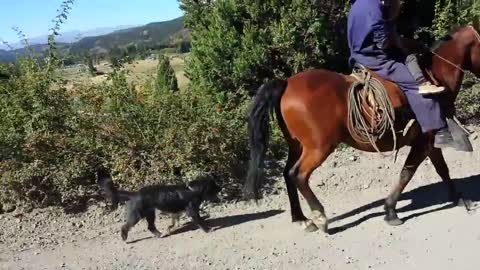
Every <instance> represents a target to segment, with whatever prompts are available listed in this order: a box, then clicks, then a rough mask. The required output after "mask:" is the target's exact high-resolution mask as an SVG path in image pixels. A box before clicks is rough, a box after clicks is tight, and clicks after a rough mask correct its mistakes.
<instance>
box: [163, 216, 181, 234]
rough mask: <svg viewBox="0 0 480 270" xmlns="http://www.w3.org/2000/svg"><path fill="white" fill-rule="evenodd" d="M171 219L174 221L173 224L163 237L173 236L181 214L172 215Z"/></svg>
mask: <svg viewBox="0 0 480 270" xmlns="http://www.w3.org/2000/svg"><path fill="white" fill-rule="evenodd" d="M170 218H171V219H172V224H170V225H169V226H168V228H167V232H166V233H164V234H162V237H167V236H169V235H170V234H172V231H173V230H175V229H176V228H177V226H178V223H179V221H180V220H179V219H180V214H171V215H170Z"/></svg>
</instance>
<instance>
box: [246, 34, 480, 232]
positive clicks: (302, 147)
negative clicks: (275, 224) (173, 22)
mask: <svg viewBox="0 0 480 270" xmlns="http://www.w3.org/2000/svg"><path fill="white" fill-rule="evenodd" d="M476 29H478V27H477V26H475V27H473V26H466V27H463V28H460V29H459V30H457V31H456V32H454V33H453V34H452V35H450V39H449V40H448V41H445V42H444V43H443V44H442V45H441V46H440V47H439V48H438V49H436V50H435V51H434V57H433V59H432V65H431V72H432V74H433V76H434V77H435V79H436V80H437V81H438V82H439V83H440V84H442V85H444V86H445V87H446V88H448V90H449V91H448V92H447V93H445V94H444V95H442V96H440V97H439V98H440V99H441V103H442V107H443V109H444V111H445V114H446V115H447V116H448V115H450V116H453V114H454V111H455V110H454V101H455V98H456V97H457V94H458V92H459V89H460V87H461V83H462V81H463V77H464V70H468V71H471V72H472V73H474V74H475V76H477V77H478V76H480V36H479V34H478V31H477V30H476ZM353 81H354V79H353V78H352V77H350V76H347V75H342V74H339V73H335V72H332V71H328V70H322V69H320V70H309V71H305V72H302V73H299V74H297V75H295V76H293V77H290V78H288V79H287V80H274V81H271V82H269V83H266V84H264V85H263V86H262V87H260V89H259V90H258V92H257V93H256V96H255V97H254V99H253V101H252V104H251V111H250V115H249V128H248V132H249V136H250V146H251V151H250V158H251V160H250V164H249V166H250V167H249V174H248V176H247V181H246V183H245V192H246V195H247V197H249V198H252V197H255V198H257V197H258V189H259V186H260V184H259V183H260V182H261V181H260V178H261V177H262V173H263V163H264V158H265V153H266V151H267V146H268V141H269V137H270V126H269V118H270V116H269V114H270V112H275V115H276V118H277V120H278V125H279V126H280V128H281V130H282V132H283V135H284V137H285V140H286V141H287V143H288V150H289V151H288V159H287V162H286V166H285V169H284V172H283V175H284V178H285V182H286V185H287V192H288V197H289V201H290V208H291V215H292V222H294V223H299V224H301V225H303V226H304V227H305V230H307V231H315V230H317V229H318V227H320V228H321V229H323V230H324V231H327V222H328V221H327V218H326V216H325V211H324V207H323V206H322V204H321V203H320V202H319V200H318V199H317V197H316V196H315V195H314V193H313V192H312V190H311V189H310V186H309V178H310V175H311V174H312V172H313V171H314V170H315V169H316V168H317V167H319V166H320V165H321V164H322V163H323V162H324V161H325V160H326V159H327V157H328V156H329V155H330V154H331V153H332V152H333V151H334V149H335V148H336V147H337V146H338V145H339V144H340V143H345V144H347V145H350V146H351V147H354V148H356V149H359V150H363V151H368V152H374V151H375V149H374V148H373V147H372V145H371V144H368V143H367V144H366V143H359V142H358V141H356V140H355V139H354V138H352V135H351V134H350V132H349V129H348V126H347V125H348V99H347V92H348V89H349V87H350V85H351V84H352V82H353ZM383 83H384V85H385V88H386V89H387V94H388V96H389V98H390V101H391V102H392V105H393V106H394V108H395V109H398V108H401V107H405V106H407V107H408V104H407V100H406V97H405V95H404V94H403V92H402V91H401V90H400V89H399V88H398V87H397V86H396V85H395V84H394V83H392V82H389V81H383ZM415 130H416V131H415V132H414V133H413V137H411V138H412V139H409V138H406V137H402V135H399V137H398V141H397V147H398V148H401V147H403V146H406V145H409V146H411V150H410V153H409V155H408V157H407V160H406V162H405V165H404V167H403V169H402V171H401V173H400V181H399V183H398V184H397V185H396V186H395V187H394V188H393V190H392V192H391V193H390V194H389V195H388V197H387V198H386V200H385V211H386V216H385V220H386V221H387V222H388V223H389V224H390V225H400V224H402V223H403V222H402V221H401V220H400V219H399V218H398V216H397V213H396V209H395V207H396V204H397V201H398V199H399V197H400V194H401V193H402V191H403V189H404V188H405V186H406V185H407V184H408V182H409V181H410V179H411V178H412V177H413V174H414V173H415V171H416V170H417V168H418V166H419V165H420V164H421V163H422V162H423V161H424V160H425V158H426V157H429V158H430V160H431V162H432V164H433V165H434V167H435V169H436V171H437V173H438V174H439V175H440V177H441V178H442V180H443V182H445V184H446V186H447V187H448V191H449V196H450V199H451V200H452V201H453V202H458V201H459V200H460V196H461V195H460V194H459V193H457V191H456V189H455V185H454V183H453V182H452V180H451V178H450V175H449V170H448V167H447V164H446V162H445V160H444V157H443V154H442V151H441V150H440V149H437V148H434V147H433V134H423V133H421V132H418V130H419V129H418V127H417V128H416V129H415ZM407 137H409V136H407ZM378 147H379V149H380V150H381V151H390V150H392V147H393V136H392V135H391V134H390V135H389V134H387V135H386V136H384V137H382V139H381V140H379V141H378ZM297 188H298V190H299V191H300V193H301V194H302V196H303V197H304V198H305V199H306V201H307V203H308V205H309V206H310V209H311V211H312V217H311V219H307V218H306V217H305V216H304V214H303V212H302V209H301V207H300V203H299V197H298V193H297Z"/></svg>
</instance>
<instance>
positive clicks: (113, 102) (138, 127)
mask: <svg viewBox="0 0 480 270" xmlns="http://www.w3.org/2000/svg"><path fill="white" fill-rule="evenodd" d="M42 70H43V69H42V68H41V67H37V64H36V63H35V62H34V61H33V60H25V61H23V62H22V64H21V71H22V73H21V74H20V75H19V76H16V77H13V78H11V79H9V80H8V81H7V82H6V83H5V84H1V87H0V106H1V115H0V146H1V148H0V149H1V150H0V151H1V152H0V170H1V172H2V173H1V176H0V204H3V205H10V204H21V203H31V204H34V205H36V206H47V205H63V206H67V205H68V206H72V205H78V204H81V203H85V201H86V200H87V199H88V198H90V197H91V196H94V194H95V193H96V192H97V189H96V186H95V177H94V173H95V172H96V170H97V169H98V168H99V166H107V167H109V168H111V169H112V171H113V173H114V175H115V177H116V181H118V182H119V183H120V184H121V185H122V186H124V187H127V188H137V187H139V186H143V185H145V184H147V183H159V182H160V183H161V182H164V183H167V182H168V183H171V182H175V181H183V180H185V177H186V176H189V175H191V174H192V173H196V172H215V173H219V174H221V175H224V176H225V183H226V184H227V183H229V184H227V185H226V186H231V187H233V188H235V185H234V183H231V182H230V179H233V178H235V176H237V177H238V176H239V175H240V173H241V171H242V168H243V167H244V166H242V160H246V156H247V155H246V154H247V153H246V148H247V147H246V138H245V134H246V131H245V130H244V129H245V122H244V120H243V112H244V109H245V104H246V102H236V103H235V106H233V103H229V100H230V98H229V97H226V99H225V100H224V103H222V104H220V103H218V100H217V99H216V97H214V96H212V95H210V94H208V93H205V92H202V91H200V90H186V91H184V92H182V93H179V92H172V91H169V90H161V89H160V90H159V89H157V88H156V84H155V83H154V81H152V82H150V83H148V84H147V85H146V86H144V87H142V88H141V89H142V90H143V91H141V92H138V91H136V89H137V88H138V87H136V86H135V85H133V84H129V83H127V80H126V76H125V73H124V71H121V70H118V69H116V70H114V71H113V72H112V73H111V74H110V75H109V76H110V77H109V79H108V81H106V82H105V83H103V84H102V85H99V86H93V85H77V86H75V88H74V89H71V90H70V91H67V90H66V89H65V88H62V87H60V86H59V85H64V83H62V81H61V80H55V79H51V76H53V74H54V73H51V74H47V73H45V72H43V71H42ZM159 91H160V92H159ZM177 176H182V177H183V178H182V179H183V180H181V179H178V178H177ZM232 177H233V178H232ZM187 178H188V177H187Z"/></svg>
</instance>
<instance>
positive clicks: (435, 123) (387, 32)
mask: <svg viewBox="0 0 480 270" xmlns="http://www.w3.org/2000/svg"><path fill="white" fill-rule="evenodd" d="M399 11H400V0H356V1H355V0H354V3H353V5H352V7H351V10H350V13H349V16H348V45H349V47H350V53H351V56H350V63H351V64H354V63H359V64H361V65H363V66H365V67H367V68H369V69H370V70H372V71H374V72H376V73H377V74H378V75H379V76H380V77H382V78H384V79H386V80H390V81H393V82H395V83H396V84H397V85H398V86H399V87H400V88H401V89H402V91H403V92H404V93H405V95H406V97H407V99H408V102H409V104H410V106H411V108H412V110H413V112H414V113H415V116H416V119H417V121H418V123H419V124H420V127H421V128H422V131H423V132H424V133H426V132H432V131H433V132H436V135H435V147H437V148H444V147H449V146H454V144H453V143H454V140H453V137H452V135H451V133H450V131H449V129H448V127H447V123H446V121H445V118H444V116H443V113H442V111H441V108H440V104H439V102H438V101H437V100H436V99H432V98H426V97H424V96H422V95H426V94H437V93H441V92H442V91H444V88H443V87H437V86H435V85H432V84H430V83H429V82H428V80H426V79H425V77H424V76H423V74H422V71H421V69H420V67H419V65H418V62H417V58H416V56H415V55H414V54H408V53H407V50H406V49H405V47H404V46H402V43H401V38H400V37H399V36H398V34H397V33H396V31H395V26H394V20H395V19H396V18H397V16H398V15H399Z"/></svg>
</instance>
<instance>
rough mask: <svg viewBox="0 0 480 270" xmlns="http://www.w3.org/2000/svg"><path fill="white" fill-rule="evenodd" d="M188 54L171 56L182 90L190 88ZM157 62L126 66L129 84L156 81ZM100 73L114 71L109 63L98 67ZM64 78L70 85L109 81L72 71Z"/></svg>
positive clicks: (67, 71) (136, 62) (140, 61)
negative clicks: (186, 72)
mask: <svg viewBox="0 0 480 270" xmlns="http://www.w3.org/2000/svg"><path fill="white" fill-rule="evenodd" d="M186 57H188V54H172V55H170V56H169V58H170V63H171V65H172V68H173V69H174V70H175V74H176V76H177V80H178V87H179V88H180V90H182V89H185V88H186V87H187V86H188V83H189V80H188V79H187V77H185V72H184V69H185V58H186ZM157 64H158V61H157V60H139V61H134V62H133V63H131V64H126V65H125V70H127V71H128V76H127V79H128V81H129V82H135V83H137V84H138V85H143V84H145V83H146V82H148V81H149V80H151V79H154V78H155V76H156V71H157ZM96 67H97V70H98V71H102V72H104V73H105V74H108V73H109V72H111V71H112V69H111V67H110V66H109V63H107V62H103V63H100V64H99V65H97V66H96ZM62 76H63V77H64V78H65V79H66V80H67V81H69V85H71V86H73V84H79V83H85V84H89V83H93V84H99V83H102V82H104V81H105V80H106V79H107V75H100V76H95V77H92V76H90V75H89V74H88V72H75V71H72V70H64V71H62Z"/></svg>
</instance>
